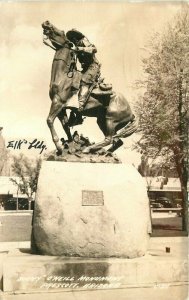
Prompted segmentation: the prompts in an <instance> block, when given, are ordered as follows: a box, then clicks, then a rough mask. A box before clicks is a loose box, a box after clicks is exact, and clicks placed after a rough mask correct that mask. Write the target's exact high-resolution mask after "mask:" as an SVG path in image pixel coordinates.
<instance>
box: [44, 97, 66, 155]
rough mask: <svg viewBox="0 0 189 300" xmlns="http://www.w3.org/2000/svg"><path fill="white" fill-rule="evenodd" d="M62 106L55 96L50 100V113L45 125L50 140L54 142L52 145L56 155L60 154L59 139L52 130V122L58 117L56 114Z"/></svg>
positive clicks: (53, 129)
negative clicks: (47, 128) (50, 137)
mask: <svg viewBox="0 0 189 300" xmlns="http://www.w3.org/2000/svg"><path fill="white" fill-rule="evenodd" d="M63 105H64V104H63V103H62V102H61V101H60V99H59V97H58V96H55V97H54V98H53V99H52V103H51V108H50V112H49V115H48V117H47V125H48V127H49V129H50V132H51V135H52V139H53V142H54V144H55V146H56V149H57V151H58V154H61V153H62V147H61V145H60V144H59V138H58V135H57V133H56V131H55V128H54V120H55V118H56V117H57V116H58V114H59V113H60V111H61V110H62V107H63Z"/></svg>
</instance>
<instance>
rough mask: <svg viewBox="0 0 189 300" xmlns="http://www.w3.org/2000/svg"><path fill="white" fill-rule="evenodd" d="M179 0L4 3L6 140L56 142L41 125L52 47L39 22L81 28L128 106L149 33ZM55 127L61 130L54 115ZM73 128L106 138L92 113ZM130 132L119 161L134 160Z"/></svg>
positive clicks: (0, 23) (1, 101)
mask: <svg viewBox="0 0 189 300" xmlns="http://www.w3.org/2000/svg"><path fill="white" fill-rule="evenodd" d="M181 5H182V3H181V2H167V1H164V2H151V3H150V2H116V1H115V2H83V1H82V2H80V1H77V2H73V1H70V2H36V1H35V2H30V1H28V2H1V4H0V11H1V18H0V36H1V43H0V77H1V81H0V107H1V109H0V126H3V136H4V138H5V139H6V143H8V141H10V140H19V139H25V140H27V141H32V140H33V139H35V138H37V139H38V140H40V141H42V140H43V141H45V144H46V146H47V149H48V150H52V149H53V148H54V146H53V143H52V141H51V135H50V132H49V129H48V127H47V124H46V118H47V116H48V113H49V109H50V104H51V103H50V98H49V96H48V91H49V83H50V72H51V65H52V60H53V56H54V51H53V50H52V49H50V48H49V47H46V46H45V45H44V44H43V43H42V27H41V24H42V22H44V21H46V20H49V21H50V22H51V23H52V24H53V25H55V26H56V27H57V28H59V29H62V30H64V31H65V32H67V31H68V30H70V29H71V28H77V29H78V30H79V31H81V32H83V33H84V34H85V35H86V36H87V37H88V39H89V40H90V41H91V43H93V44H95V46H96V47H97V50H98V52H97V58H98V60H99V61H100V63H101V64H102V68H101V73H102V76H103V77H105V79H106V82H108V83H112V84H113V88H114V90H116V91H118V92H121V93H123V94H124V95H125V96H126V97H127V99H128V101H129V102H130V104H131V106H132V107H133V106H134V103H135V101H136V100H137V97H138V94H137V93H138V92H137V91H136V90H135V89H134V87H133V85H134V82H135V81H136V80H138V79H140V78H142V77H143V71H142V65H141V58H142V56H143V55H144V52H145V51H144V47H145V44H146V43H147V40H148V38H149V37H150V36H151V34H152V33H153V32H154V31H159V32H161V31H162V30H164V27H165V25H166V23H167V22H169V21H170V20H172V19H173V18H174V16H175V14H176V13H177V12H178V10H179V9H180V8H181ZM55 126H56V129H57V132H58V134H59V136H60V137H62V136H64V134H63V131H62V129H61V127H60V124H59V123H58V120H57V121H55ZM74 130H75V129H74ZM77 130H78V131H79V132H80V133H83V134H84V135H85V136H88V137H89V138H90V140H92V141H100V140H102V139H103V135H102V133H101V132H100V130H99V129H98V126H97V124H96V121H95V119H94V118H87V119H86V120H85V122H84V124H83V125H82V126H78V127H77ZM135 138H136V137H135V136H134V135H133V136H132V137H130V138H128V139H126V140H125V141H124V145H125V146H124V147H123V149H124V150H123V149H121V150H119V155H120V156H121V158H122V160H126V161H127V160H128V159H130V161H131V162H135V161H136V160H137V161H138V160H139V156H137V155H136V153H135V152H133V151H132V150H131V146H132V144H133V142H134V140H135ZM25 148H26V147H25ZM11 150H12V149H11Z"/></svg>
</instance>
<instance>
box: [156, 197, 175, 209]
mask: <svg viewBox="0 0 189 300" xmlns="http://www.w3.org/2000/svg"><path fill="white" fill-rule="evenodd" d="M156 202H157V203H160V204H161V205H162V206H163V207H165V208H170V207H174V205H173V203H172V201H171V200H170V199H169V198H167V197H159V198H157V199H156Z"/></svg>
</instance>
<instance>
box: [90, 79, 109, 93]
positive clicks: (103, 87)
mask: <svg viewBox="0 0 189 300" xmlns="http://www.w3.org/2000/svg"><path fill="white" fill-rule="evenodd" d="M103 80H104V79H102V80H99V81H98V82H97V84H96V85H95V86H94V88H93V89H92V91H91V95H94V96H95V95H97V96H99V95H112V94H113V90H112V84H107V83H104V82H103Z"/></svg>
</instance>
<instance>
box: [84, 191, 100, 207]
mask: <svg viewBox="0 0 189 300" xmlns="http://www.w3.org/2000/svg"><path fill="white" fill-rule="evenodd" d="M82 205H83V206H102V205H104V195H103V191H88V190H84V191H82Z"/></svg>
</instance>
